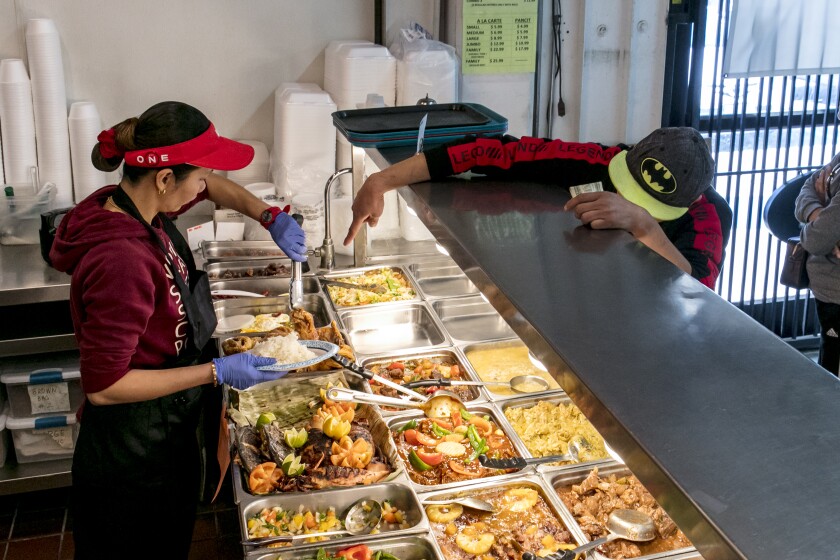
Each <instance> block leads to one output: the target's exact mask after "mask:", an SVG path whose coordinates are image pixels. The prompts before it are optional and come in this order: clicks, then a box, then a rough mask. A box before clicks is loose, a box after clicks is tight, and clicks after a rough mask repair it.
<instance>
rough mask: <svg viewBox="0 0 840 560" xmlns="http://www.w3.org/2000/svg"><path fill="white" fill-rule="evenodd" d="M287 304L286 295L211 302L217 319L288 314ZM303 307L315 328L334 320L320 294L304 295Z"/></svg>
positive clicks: (324, 325)
mask: <svg viewBox="0 0 840 560" xmlns="http://www.w3.org/2000/svg"><path fill="white" fill-rule="evenodd" d="M288 302H289V297H288V295H286V296H278V297H262V298H232V299H220V300H217V301H214V302H213V309H215V310H216V317H217V318H218V319H222V318H224V317H231V316H233V315H243V314H244V315H259V314H262V313H288V312H289V310H288ZM303 307H304V309H306V310H307V311H308V312H309V313H311V314H312V319H313V320H314V321H315V326H316V327H326V326H328V325H329V324H330V322H331V321H332V320H333V319H334V316H333V314H332V310H331V309H330V306H329V305H328V304H327V301H326V299H324V297H323V296H321V295H320V294H304V295H303ZM231 334H234V333H219V335H220V336H221V335H231ZM254 334H256V333H254Z"/></svg>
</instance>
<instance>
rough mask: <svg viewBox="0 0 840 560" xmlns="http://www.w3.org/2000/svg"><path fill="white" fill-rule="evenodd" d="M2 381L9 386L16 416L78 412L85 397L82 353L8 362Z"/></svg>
mask: <svg viewBox="0 0 840 560" xmlns="http://www.w3.org/2000/svg"><path fill="white" fill-rule="evenodd" d="M0 382H2V383H3V385H4V386H5V387H6V392H7V394H8V399H9V416H10V417H12V418H27V417H30V416H48V415H55V414H61V413H75V412H76V411H77V410H78V409H79V407H80V406H81V405H82V403H83V402H84V399H85V394H84V392H83V391H82V384H81V373H80V372H79V355H78V352H59V353H54V354H42V355H38V356H34V357H32V358H29V359H21V360H15V361H12V362H9V363H6V364H4V365H3V367H2V374H0Z"/></svg>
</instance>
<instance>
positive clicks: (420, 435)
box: [417, 432, 440, 447]
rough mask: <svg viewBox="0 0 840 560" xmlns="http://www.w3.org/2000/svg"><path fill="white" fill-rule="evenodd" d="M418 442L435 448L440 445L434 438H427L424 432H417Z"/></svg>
mask: <svg viewBox="0 0 840 560" xmlns="http://www.w3.org/2000/svg"><path fill="white" fill-rule="evenodd" d="M417 441H419V442H420V445H427V446H429V447H434V446H436V445H437V444H439V443H440V440H439V439H435V438H433V437H432V436H427V435H426V434H424V433H423V432H417Z"/></svg>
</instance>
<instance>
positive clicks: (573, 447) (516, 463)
mask: <svg viewBox="0 0 840 560" xmlns="http://www.w3.org/2000/svg"><path fill="white" fill-rule="evenodd" d="M588 447H590V444H589V441H588V440H587V439H586V438H584V437H578V438H572V440H571V441H569V452H568V453H566V454H565V455H546V456H545V457H530V458H525V457H510V458H508V459H494V458H492V457H488V456H487V455H484V454H481V455H479V456H478V462H479V463H481V466H482V467H486V468H488V469H523V468H525V467H526V466H528V465H539V464H541V463H555V462H559V461H572V462H573V463H577V462H579V461H580V450H581V449H583V448H588Z"/></svg>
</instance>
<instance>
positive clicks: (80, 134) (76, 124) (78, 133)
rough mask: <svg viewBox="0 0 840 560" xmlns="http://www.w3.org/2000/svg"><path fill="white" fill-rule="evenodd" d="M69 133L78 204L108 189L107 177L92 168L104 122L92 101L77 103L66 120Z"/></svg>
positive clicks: (71, 107) (102, 172)
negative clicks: (95, 147) (92, 154)
mask: <svg viewBox="0 0 840 560" xmlns="http://www.w3.org/2000/svg"><path fill="white" fill-rule="evenodd" d="M67 123H68V128H69V131H70V156H71V161H72V163H73V198H74V200H75V201H76V204H78V203H79V202H81V201H82V200H84V199H85V198H86V197H87V196H88V195H90V194H91V193H92V192H94V191H95V190H97V189H100V188H102V187H103V186H105V185H107V184H108V183H109V182H110V181H109V177H108V174H107V173H105V172H104V171H100V170H99V169H97V168H96V167H94V166H93V163H92V162H91V159H90V153H91V151H93V147H94V146H95V145H96V143H97V139H96V137H97V136H98V135H99V133H100V132H101V131H102V118H101V117H100V116H99V111H98V110H97V109H96V104H95V103H93V102H91V101H77V102H76V103H73V104H72V105H71V106H70V116H69V117H67Z"/></svg>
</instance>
